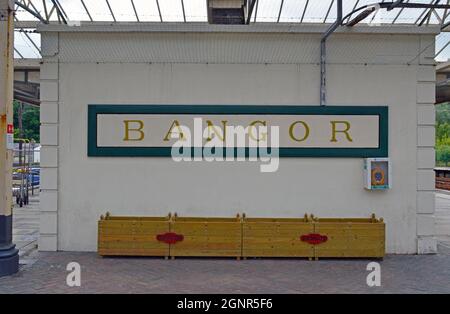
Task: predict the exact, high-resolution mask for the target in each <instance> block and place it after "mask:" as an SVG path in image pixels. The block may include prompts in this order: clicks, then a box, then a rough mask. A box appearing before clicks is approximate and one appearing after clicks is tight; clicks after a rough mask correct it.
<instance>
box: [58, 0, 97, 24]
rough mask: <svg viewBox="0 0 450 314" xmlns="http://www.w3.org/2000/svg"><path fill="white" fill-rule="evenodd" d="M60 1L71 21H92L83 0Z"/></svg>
mask: <svg viewBox="0 0 450 314" xmlns="http://www.w3.org/2000/svg"><path fill="white" fill-rule="evenodd" d="M59 3H60V4H61V7H62V9H63V10H64V12H66V14H67V17H68V19H69V21H90V19H89V16H88V14H87V13H86V10H85V9H84V7H83V4H82V3H81V0H59ZM50 7H51V5H50Z"/></svg>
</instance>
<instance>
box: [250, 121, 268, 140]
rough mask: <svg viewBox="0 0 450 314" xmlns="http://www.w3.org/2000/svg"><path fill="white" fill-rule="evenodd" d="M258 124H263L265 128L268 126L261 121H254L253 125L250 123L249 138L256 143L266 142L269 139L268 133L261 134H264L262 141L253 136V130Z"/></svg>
mask: <svg viewBox="0 0 450 314" xmlns="http://www.w3.org/2000/svg"><path fill="white" fill-rule="evenodd" d="M257 124H261V125H263V126H266V125H267V123H266V121H259V120H256V121H253V122H252V123H250V125H249V127H248V136H249V137H250V138H251V139H252V140H254V141H257V142H259V141H263V142H264V141H266V139H267V132H264V133H261V134H262V138H261V139H260V138H256V137H254V136H253V128H254V127H255V125H257Z"/></svg>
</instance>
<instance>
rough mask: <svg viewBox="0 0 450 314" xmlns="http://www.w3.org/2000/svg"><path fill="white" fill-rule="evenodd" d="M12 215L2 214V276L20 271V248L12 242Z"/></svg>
mask: <svg viewBox="0 0 450 314" xmlns="http://www.w3.org/2000/svg"><path fill="white" fill-rule="evenodd" d="M11 240H12V215H9V216H4V215H0V276H7V275H12V274H15V273H17V272H18V271H19V250H17V249H16V246H15V245H14V244H12V243H11Z"/></svg>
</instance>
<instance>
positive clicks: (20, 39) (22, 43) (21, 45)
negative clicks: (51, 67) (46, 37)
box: [14, 31, 41, 58]
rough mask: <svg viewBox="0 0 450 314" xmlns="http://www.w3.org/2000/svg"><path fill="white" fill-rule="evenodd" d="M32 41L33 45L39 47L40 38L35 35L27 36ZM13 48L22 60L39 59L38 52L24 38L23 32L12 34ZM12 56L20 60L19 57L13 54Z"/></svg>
mask: <svg viewBox="0 0 450 314" xmlns="http://www.w3.org/2000/svg"><path fill="white" fill-rule="evenodd" d="M28 35H29V36H30V37H31V38H32V39H33V41H34V43H35V44H36V45H37V46H38V47H40V46H41V36H40V35H39V34H36V33H29V34H28ZM14 48H16V49H17V50H18V51H19V52H20V54H22V56H23V57H24V58H40V57H41V55H40V53H39V51H38V50H36V48H35V47H34V46H33V44H32V43H31V42H30V40H29V39H28V38H27V37H26V36H25V34H24V33H23V32H19V31H15V32H14ZM14 56H15V57H17V58H20V56H19V55H18V54H17V53H16V52H14Z"/></svg>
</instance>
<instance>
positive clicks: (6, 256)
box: [0, 245, 19, 277]
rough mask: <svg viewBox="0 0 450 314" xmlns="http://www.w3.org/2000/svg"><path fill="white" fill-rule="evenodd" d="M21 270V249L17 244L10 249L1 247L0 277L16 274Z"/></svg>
mask: <svg viewBox="0 0 450 314" xmlns="http://www.w3.org/2000/svg"><path fill="white" fill-rule="evenodd" d="M18 271H19V250H17V249H16V246H15V245H12V246H11V247H10V248H8V249H6V250H5V249H1V248H0V277H1V276H7V275H12V274H15V273H17V272H18Z"/></svg>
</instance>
